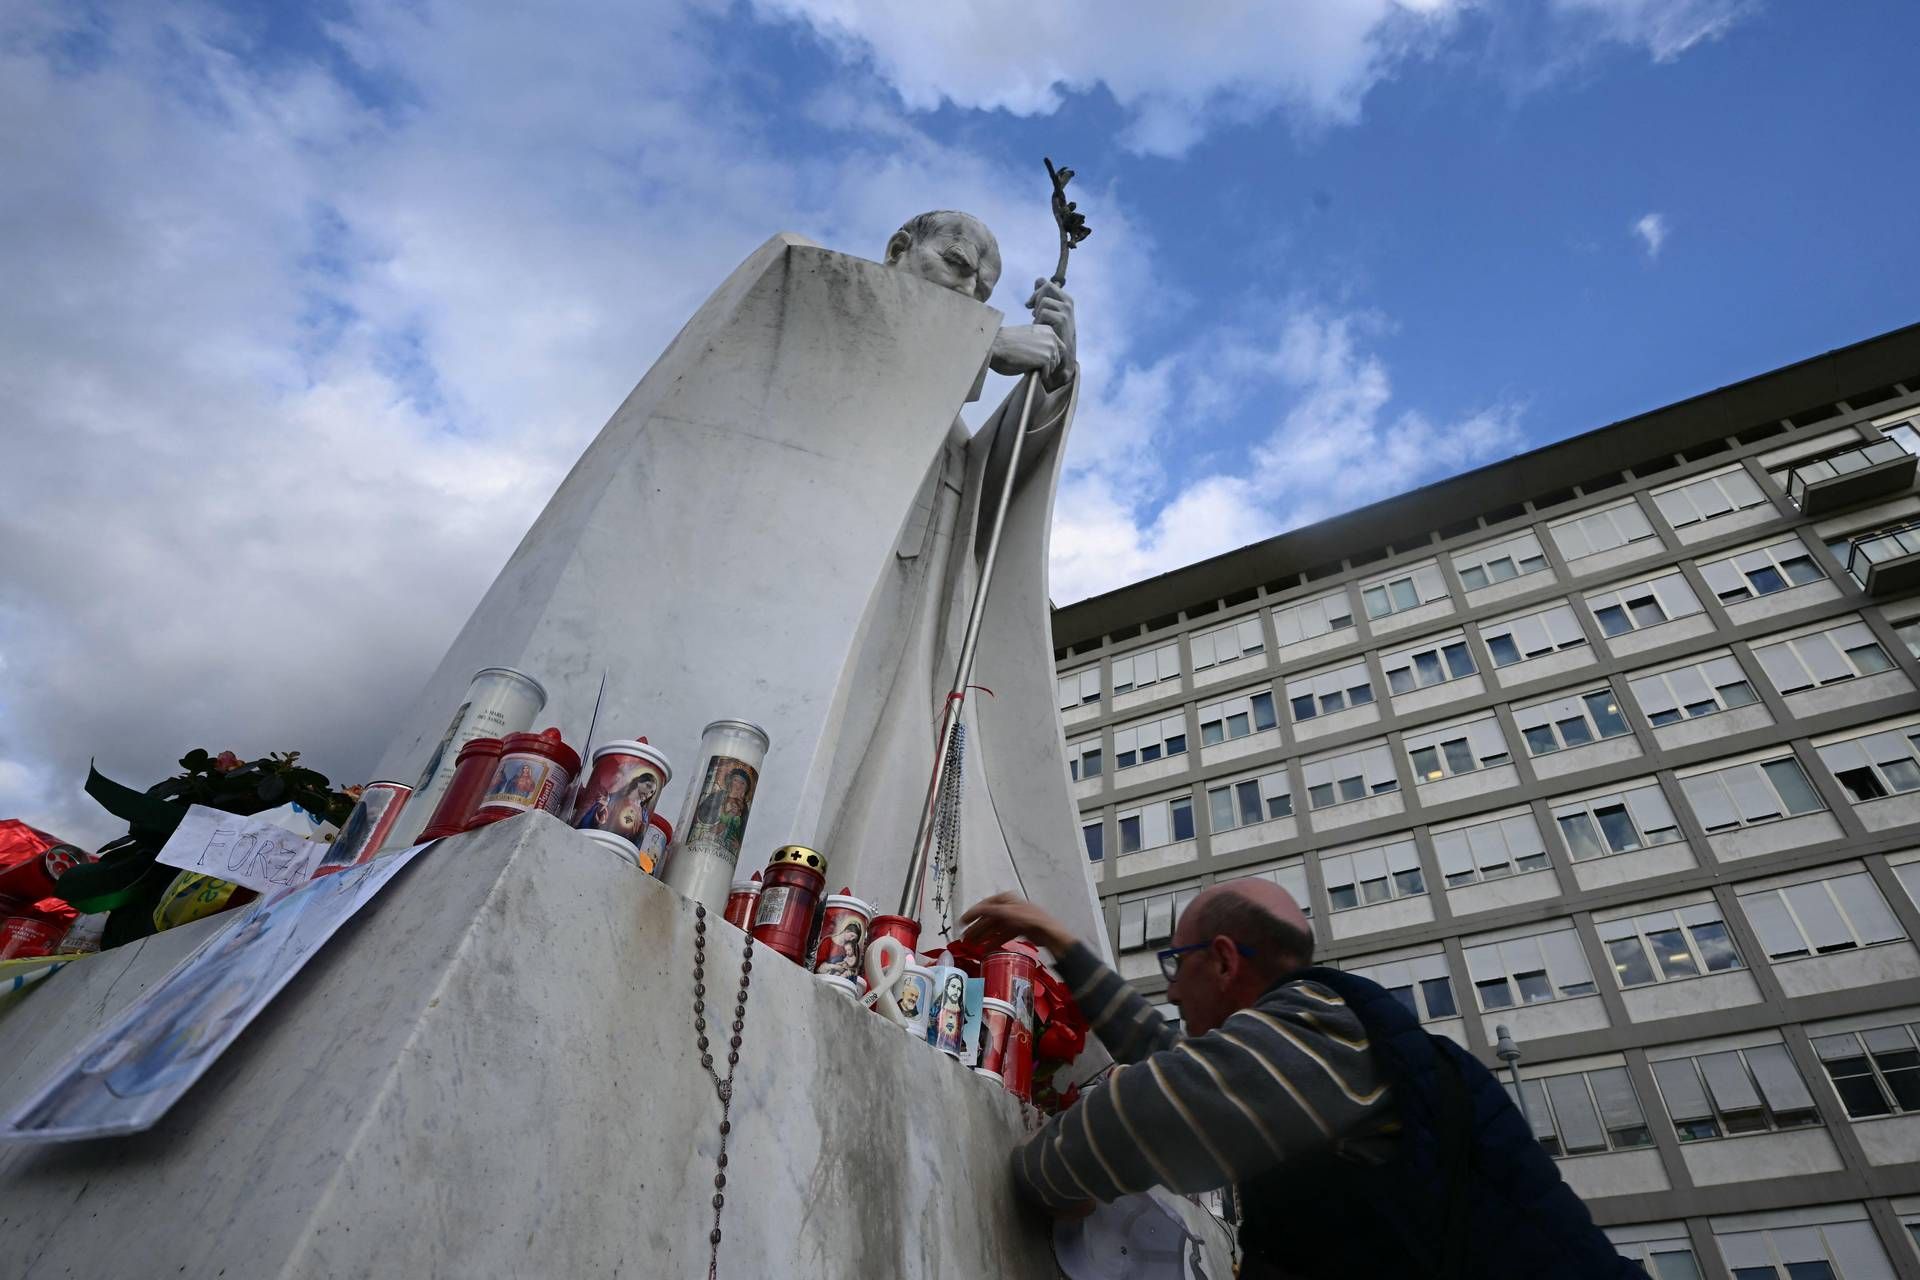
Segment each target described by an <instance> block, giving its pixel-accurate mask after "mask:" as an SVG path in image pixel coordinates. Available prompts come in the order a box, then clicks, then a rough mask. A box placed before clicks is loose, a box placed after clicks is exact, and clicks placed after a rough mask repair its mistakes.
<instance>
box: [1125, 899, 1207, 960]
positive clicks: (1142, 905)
mask: <svg viewBox="0 0 1920 1280" xmlns="http://www.w3.org/2000/svg"><path fill="white" fill-rule="evenodd" d="M1199 894H1200V886H1199V885H1197V884H1193V885H1181V886H1180V887H1178V888H1173V889H1160V890H1156V891H1154V892H1150V893H1143V894H1140V895H1138V896H1134V897H1128V898H1122V899H1121V900H1120V902H1119V903H1118V904H1117V906H1118V912H1117V927H1116V928H1115V930H1114V934H1115V938H1114V950H1115V952H1123V951H1139V950H1142V949H1144V948H1147V947H1152V946H1155V945H1157V944H1159V943H1163V942H1167V941H1169V940H1171V939H1172V937H1173V931H1174V928H1175V927H1176V926H1177V925H1178V924H1179V923H1180V913H1181V912H1182V911H1185V910H1186V909H1187V904H1188V903H1190V902H1192V901H1193V900H1194V898H1196V897H1198V896H1199ZM1162 909H1164V912H1165V914H1164V917H1163V918H1164V921H1165V931H1164V932H1161V931H1159V930H1160V926H1159V925H1156V924H1155V923H1154V919H1155V916H1156V913H1158V912H1160V911H1161V910H1162ZM1136 920H1137V923H1138V926H1139V930H1140V932H1139V935H1138V939H1139V940H1138V941H1135V942H1132V943H1129V942H1128V941H1127V937H1128V934H1129V932H1130V926H1131V925H1132V924H1133V923H1134V922H1135V921H1136Z"/></svg>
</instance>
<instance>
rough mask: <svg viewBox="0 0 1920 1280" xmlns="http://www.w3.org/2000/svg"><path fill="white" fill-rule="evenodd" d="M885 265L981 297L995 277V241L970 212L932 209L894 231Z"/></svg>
mask: <svg viewBox="0 0 1920 1280" xmlns="http://www.w3.org/2000/svg"><path fill="white" fill-rule="evenodd" d="M887 265H888V266H890V267H899V268H900V269H901V270H903V271H906V272H907V273H908V274H910V275H916V276H919V277H920V278H921V279H922V280H930V281H932V282H933V283H934V284H937V285H939V286H940V287H941V288H943V289H951V290H953V291H954V292H955V293H964V294H966V295H967V296H968V297H969V298H974V299H977V300H978V301H980V302H985V301H986V300H987V299H988V298H990V297H992V296H993V286H994V285H996V284H998V283H999V282H1000V242H999V241H998V240H995V239H994V238H993V232H991V231H989V230H987V224H986V223H984V222H982V221H980V219H978V218H976V217H974V216H973V215H972V214H970V213H959V212H956V211H955V210H952V209H935V210H934V211H933V212H931V213H923V214H920V215H919V216H918V217H914V218H909V219H907V221H906V224H905V225H904V226H902V227H901V228H900V229H899V230H898V231H896V232H894V233H893V238H892V239H890V240H888V241H887Z"/></svg>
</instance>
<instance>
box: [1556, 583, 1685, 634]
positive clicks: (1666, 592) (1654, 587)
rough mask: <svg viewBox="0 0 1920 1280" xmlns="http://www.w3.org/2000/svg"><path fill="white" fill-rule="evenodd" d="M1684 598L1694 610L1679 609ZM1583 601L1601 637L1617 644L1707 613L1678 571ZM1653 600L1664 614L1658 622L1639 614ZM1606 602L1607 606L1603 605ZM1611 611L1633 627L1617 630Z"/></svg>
mask: <svg viewBox="0 0 1920 1280" xmlns="http://www.w3.org/2000/svg"><path fill="white" fill-rule="evenodd" d="M1676 592H1677V593H1676ZM1682 596H1684V598H1685V601H1690V602H1691V604H1692V607H1691V608H1676V606H1678V605H1680V604H1682V603H1683V601H1682ZM1580 598H1581V601H1582V602H1583V603H1584V604H1585V605H1586V606H1587V613H1588V615H1589V616H1591V617H1592V618H1593V622H1594V625H1595V626H1596V627H1598V628H1599V629H1600V635H1601V637H1602V638H1603V639H1607V640H1617V639H1619V638H1620V637H1621V636H1627V635H1632V634H1633V633H1634V632H1636V631H1647V630H1651V629H1652V628H1654V627H1661V626H1665V625H1666V624H1667V623H1669V622H1678V621H1679V620H1680V619H1682V618H1691V617H1693V616H1694V615H1695V614H1697V613H1704V612H1705V611H1706V606H1705V605H1703V604H1702V603H1701V602H1700V597H1699V595H1698V594H1696V593H1695V591H1694V589H1693V586H1692V584H1690V583H1689V582H1688V581H1687V577H1686V575H1685V574H1684V573H1682V572H1680V570H1679V569H1677V568H1670V569H1667V570H1665V571H1663V572H1661V573H1656V574H1655V575H1653V576H1652V577H1651V578H1641V579H1639V580H1637V581H1634V582H1628V583H1623V584H1622V585H1620V586H1617V587H1607V588H1605V589H1603V590H1600V591H1590V592H1587V593H1585V594H1583V595H1582V596H1581V597H1580ZM1649 599H1651V600H1652V601H1653V603H1654V604H1655V606H1657V607H1658V608H1659V610H1660V617H1659V618H1658V619H1656V620H1654V621H1646V620H1644V619H1643V618H1642V617H1641V615H1640V613H1639V607H1640V606H1641V605H1643V604H1645V603H1646V601H1647V600H1649ZM1602 601H1605V602H1606V603H1601V602H1602ZM1609 611H1614V612H1617V613H1618V615H1619V617H1620V618H1621V620H1623V621H1625V622H1627V623H1628V624H1630V625H1628V626H1626V627H1623V628H1621V629H1619V630H1615V629H1614V628H1613V627H1612V626H1611V625H1610V624H1609V622H1608V619H1607V617H1606V616H1604V615H1606V614H1607V613H1608V612H1609Z"/></svg>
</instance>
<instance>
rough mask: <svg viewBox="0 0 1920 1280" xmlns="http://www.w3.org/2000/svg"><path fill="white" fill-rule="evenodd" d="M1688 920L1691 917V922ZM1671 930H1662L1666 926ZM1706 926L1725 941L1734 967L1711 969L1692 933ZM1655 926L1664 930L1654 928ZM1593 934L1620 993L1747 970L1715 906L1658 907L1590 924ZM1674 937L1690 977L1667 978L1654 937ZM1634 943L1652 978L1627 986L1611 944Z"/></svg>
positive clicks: (1724, 965) (1724, 920)
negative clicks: (1671, 934)
mask: <svg viewBox="0 0 1920 1280" xmlns="http://www.w3.org/2000/svg"><path fill="white" fill-rule="evenodd" d="M1689 917H1692V918H1691V919H1690V918H1689ZM1669 922H1670V927H1665V926H1669ZM1709 925H1717V926H1719V929H1720V931H1721V933H1722V934H1723V935H1724V937H1725V941H1726V946H1727V948H1728V950H1729V951H1730V952H1731V953H1732V955H1733V963H1732V964H1730V965H1727V964H1723V965H1721V966H1719V967H1718V968H1714V967H1713V966H1712V965H1711V963H1710V961H1709V959H1708V954H1707V952H1706V950H1705V949H1704V948H1703V947H1702V946H1701V945H1700V941H1699V938H1698V937H1696V936H1695V933H1694V930H1696V929H1699V928H1704V927H1707V926H1709ZM1655 926H1663V927H1658V928H1656V927H1655ZM1593 928H1594V933H1595V934H1596V935H1597V936H1598V937H1599V939H1600V949H1601V950H1602V951H1604V952H1606V954H1607V963H1608V967H1609V968H1610V969H1611V970H1612V971H1613V981H1614V985H1615V986H1617V987H1619V988H1620V990H1622V991H1633V990H1638V989H1640V988H1643V987H1658V986H1666V985H1668V984H1670V983H1674V982H1690V981H1693V980H1694V979H1697V978H1711V977H1713V976H1714V975H1716V974H1721V973H1734V972H1738V971H1742V970H1746V969H1748V968H1749V966H1748V964H1747V961H1746V957H1745V956H1742V955H1741V954H1740V943H1739V940H1738V939H1737V938H1735V937H1734V935H1733V930H1732V928H1731V927H1729V926H1728V924H1727V921H1726V917H1725V913H1724V912H1722V911H1721V910H1720V904H1719V903H1718V902H1701V903H1692V904H1690V905H1687V906H1680V907H1660V908H1655V909H1653V910H1651V911H1643V912H1641V913H1639V914H1637V915H1632V916H1623V917H1620V918H1619V919H1613V920H1596V921H1594V922H1593ZM1668 932H1674V933H1677V934H1678V935H1679V936H1680V939H1681V941H1682V942H1683V943H1684V945H1685V947H1686V952H1685V954H1686V955H1687V957H1688V959H1689V962H1690V963H1691V964H1692V965H1693V970H1694V971H1693V972H1692V973H1678V974H1672V975H1669V974H1668V973H1667V971H1666V965H1665V961H1664V958H1663V955H1662V952H1661V951H1660V949H1659V947H1658V945H1657V944H1656V943H1655V942H1654V940H1653V939H1654V935H1655V934H1663V933H1668ZM1629 939H1631V940H1634V941H1636V942H1637V943H1638V945H1639V948H1640V958H1641V960H1642V961H1643V962H1644V963H1645V964H1646V966H1647V972H1648V973H1649V974H1650V975H1651V976H1650V977H1648V978H1647V979H1646V980H1645V981H1638V982H1629V981H1627V978H1626V974H1625V972H1624V970H1623V968H1622V966H1621V963H1620V961H1619V959H1618V957H1617V956H1616V954H1615V952H1614V947H1613V944H1614V943H1616V942H1624V941H1627V940H1629Z"/></svg>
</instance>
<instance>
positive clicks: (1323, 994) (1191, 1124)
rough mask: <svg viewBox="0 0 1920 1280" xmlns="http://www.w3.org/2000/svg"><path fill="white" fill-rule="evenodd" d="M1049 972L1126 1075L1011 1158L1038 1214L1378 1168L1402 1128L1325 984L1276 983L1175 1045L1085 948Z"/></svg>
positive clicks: (1154, 1016) (1352, 1025)
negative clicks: (1313, 1167) (1324, 1171)
mask: <svg viewBox="0 0 1920 1280" xmlns="http://www.w3.org/2000/svg"><path fill="white" fill-rule="evenodd" d="M1058 968H1059V971H1060V976H1061V977H1062V978H1064V979H1065V980H1066V983H1067V986H1068V987H1069V989H1070V990H1071V991H1072V992H1073V998H1074V1002H1075V1003H1076V1004H1078V1005H1079V1006H1080V1009H1081V1012H1083V1013H1085V1014H1086V1016H1087V1020H1088V1022H1089V1023H1091V1024H1092V1027H1093V1031H1094V1034H1096V1035H1098V1036H1099V1037H1100V1041H1101V1043H1102V1044H1104V1045H1106V1047H1107V1051H1108V1052H1109V1053H1111V1054H1112V1055H1113V1056H1114V1059H1115V1060H1116V1061H1117V1062H1119V1063H1121V1064H1123V1065H1121V1066H1118V1067H1115V1068H1114V1070H1113V1071H1112V1072H1111V1073H1109V1074H1108V1076H1107V1079H1106V1080H1105V1082H1104V1083H1103V1084H1102V1085H1101V1086H1100V1087H1098V1088H1094V1089H1089V1090H1087V1091H1086V1093H1085V1094H1083V1095H1082V1097H1081V1099H1080V1101H1079V1102H1078V1103H1076V1104H1075V1105H1074V1106H1072V1107H1071V1108H1069V1109H1068V1110H1066V1111H1064V1112H1062V1113H1061V1114H1059V1115H1057V1116H1055V1117H1053V1118H1052V1119H1051V1120H1049V1121H1047V1123H1046V1125H1045V1126H1044V1127H1043V1128H1042V1129H1041V1130H1040V1131H1039V1132H1038V1133H1036V1134H1034V1135H1033V1136H1032V1137H1031V1138H1028V1139H1027V1140H1026V1142H1024V1143H1022V1144H1021V1146H1020V1147H1019V1148H1018V1149H1017V1150H1016V1151H1015V1152H1014V1171H1015V1176H1016V1177H1017V1178H1018V1180H1019V1182H1020V1184H1021V1186H1022V1187H1023V1188H1024V1189H1025V1190H1026V1191H1027V1192H1028V1194H1030V1195H1032V1196H1033V1197H1034V1198H1036V1199H1038V1200H1039V1201H1041V1202H1042V1203H1043V1204H1046V1205H1049V1206H1051V1207H1053V1208H1065V1207H1067V1206H1069V1205H1073V1204H1077V1203H1080V1202H1083V1201H1087V1200H1112V1199H1114V1198H1115V1197H1117V1196H1120V1195H1124V1194H1127V1193H1129V1192H1137V1191H1144V1190H1146V1189H1147V1188H1148V1187H1154V1186H1161V1187H1167V1188H1169V1189H1171V1190H1173V1191H1177V1192H1185V1193H1191V1192H1198V1191H1208V1190H1212V1189H1213V1188H1216V1187H1222V1186H1226V1185H1229V1184H1233V1183H1239V1182H1242V1181H1244V1180H1246V1179H1248V1178H1251V1177H1254V1176H1257V1175H1258V1174H1261V1173H1265V1172H1267V1171H1269V1170H1271V1169H1273V1168H1275V1167H1277V1166H1279V1165H1281V1164H1283V1163H1285V1162H1287V1161H1290V1160H1297V1159H1302V1158H1309V1157H1316V1156H1324V1155H1328V1154H1334V1155H1339V1156H1343V1157H1346V1158H1349V1159H1355V1160H1361V1161H1366V1162H1375V1161H1379V1160H1382V1159H1384V1158H1385V1156H1386V1154H1387V1152H1388V1150H1389V1144H1390V1143H1391V1142H1392V1140H1393V1139H1392V1135H1393V1133H1394V1132H1395V1131H1396V1130H1397V1127H1398V1126H1397V1124H1396V1122H1395V1120H1394V1117H1393V1108H1392V1102H1391V1100H1390V1098H1389V1096H1388V1093H1387V1087H1386V1085H1385V1084H1384V1083H1383V1082H1382V1081H1381V1079H1380V1076H1379V1073H1378V1071H1377V1069H1376V1067H1375V1065H1374V1061H1373V1055H1372V1053H1371V1051H1370V1050H1369V1048H1368V1045H1367V1036H1366V1032H1365V1030H1364V1029H1363V1028H1362V1027H1361V1025H1360V1020H1359V1019H1358V1018H1357V1017H1355V1016H1354V1014H1353V1012H1352V1010H1350V1009H1348V1008H1347V1006H1346V1003H1345V1002H1344V1001H1342V1000H1341V999H1340V998H1339V997H1338V996H1336V995H1334V994H1333V992H1331V991H1329V990H1328V989H1327V988H1325V987H1323V986H1320V985H1318V984H1316V983H1311V982H1283V983H1280V984H1279V985H1277V986H1275V987H1274V988H1272V989H1271V990H1269V991H1268V992H1267V993H1266V994H1265V995H1263V996H1261V997H1260V1000H1259V1002H1258V1003H1256V1004H1255V1005H1253V1006H1252V1007H1251V1008H1248V1009H1242V1010H1241V1011H1240V1012H1238V1013H1236V1014H1234V1015H1233V1016H1232V1017H1230V1018H1228V1019H1227V1020H1226V1022H1225V1023H1224V1024H1222V1025H1221V1026H1220V1027H1218V1028H1217V1029H1215V1030H1213V1031H1210V1032H1208V1033H1207V1034H1206V1035H1204V1036H1195V1037H1190V1038H1182V1037H1181V1036H1180V1035H1179V1034H1178V1033H1177V1032H1175V1031H1174V1030H1173V1028H1171V1027H1169V1026H1168V1025H1167V1022H1166V1019H1164V1018H1162V1017H1161V1016H1160V1014H1159V1013H1158V1012H1156V1011H1155V1009H1154V1008H1153V1006H1152V1005H1150V1004H1148V1003H1147V1001H1146V1000H1144V999H1142V998H1141V996H1140V995H1139V994H1138V993H1137V992H1135V991H1134V990H1133V988H1132V987H1130V986H1128V985H1127V982H1126V980H1125V979H1124V978H1122V977H1121V976H1120V975H1119V974H1117V973H1115V972H1114V971H1113V970H1112V969H1110V968H1108V967H1107V966H1106V965H1104V964H1102V963H1101V962H1100V960H1099V958H1098V957H1096V956H1095V955H1094V954H1093V952H1091V951H1090V950H1088V949H1087V947H1086V946H1085V945H1084V944H1081V943H1075V944H1074V945H1073V947H1072V948H1071V949H1070V950H1068V952H1067V953H1066V954H1065V955H1063V956H1060V957H1059V958H1058Z"/></svg>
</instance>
